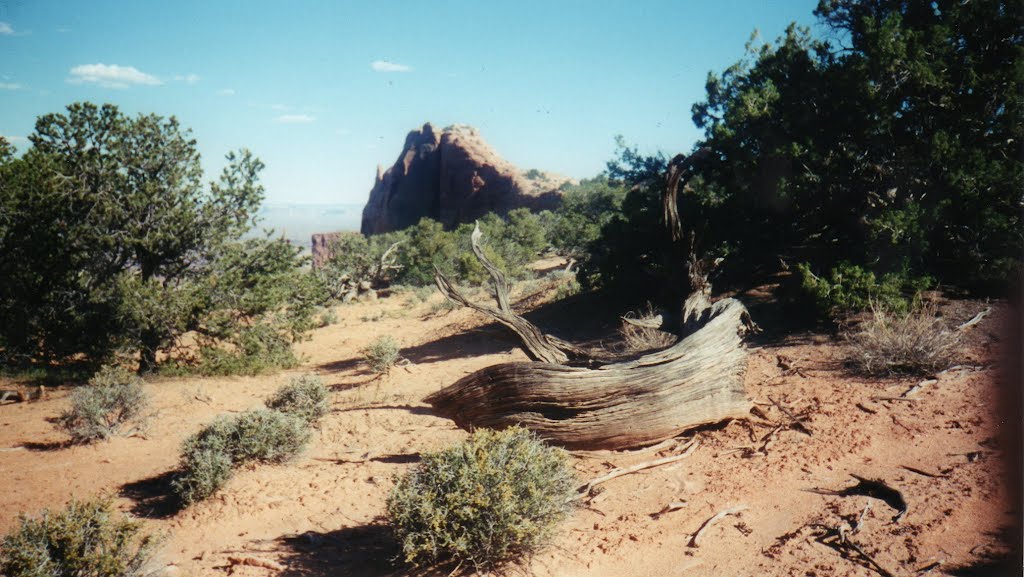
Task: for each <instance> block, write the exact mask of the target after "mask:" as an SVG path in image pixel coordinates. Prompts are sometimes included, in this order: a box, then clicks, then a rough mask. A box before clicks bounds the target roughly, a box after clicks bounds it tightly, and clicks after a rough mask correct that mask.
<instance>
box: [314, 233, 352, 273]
mask: <svg viewBox="0 0 1024 577" xmlns="http://www.w3.org/2000/svg"><path fill="white" fill-rule="evenodd" d="M346 234H359V233H357V232H318V233H314V234H313V244H312V246H311V247H310V250H311V252H312V253H313V268H320V267H321V266H323V264H324V263H325V262H327V259H329V258H331V245H332V244H333V243H334V241H336V240H338V239H339V238H341V237H342V236H344V235H346Z"/></svg>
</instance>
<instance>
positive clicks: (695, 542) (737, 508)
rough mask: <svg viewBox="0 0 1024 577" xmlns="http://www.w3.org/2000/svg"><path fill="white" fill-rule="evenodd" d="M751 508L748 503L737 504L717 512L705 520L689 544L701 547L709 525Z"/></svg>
mask: <svg viewBox="0 0 1024 577" xmlns="http://www.w3.org/2000/svg"><path fill="white" fill-rule="evenodd" d="M749 508H750V507H748V506H746V505H736V506H735V507H729V508H728V509H723V510H721V511H719V512H718V513H715V515H714V516H713V517H711V518H710V519H708V520H707V521H704V523H702V524H701V526H700V527H699V528H698V529H697V532H696V533H694V534H693V537H690V542H689V544H688V546H690V547H700V538H701V536H703V535H704V532H705V531H707V529H708V528H709V527H711V526H712V525H714V524H715V523H717V522H719V521H721V520H722V519H724V518H725V517H728V516H729V515H735V514H737V513H740V512H741V511H746V510H747V509H749Z"/></svg>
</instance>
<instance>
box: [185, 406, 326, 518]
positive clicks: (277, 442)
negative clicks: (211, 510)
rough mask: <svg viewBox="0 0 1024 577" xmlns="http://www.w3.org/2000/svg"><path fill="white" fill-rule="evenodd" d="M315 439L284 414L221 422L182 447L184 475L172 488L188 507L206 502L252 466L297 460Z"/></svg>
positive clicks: (253, 415) (254, 413) (253, 413)
mask: <svg viewBox="0 0 1024 577" xmlns="http://www.w3.org/2000/svg"><path fill="white" fill-rule="evenodd" d="M310 436H311V434H310V431H309V423H308V422H307V421H305V420H304V419H303V418H301V417H297V416H293V415H289V414H286V413H282V412H280V411H272V410H259V411H248V412H245V413H242V414H240V415H236V416H233V417H226V416H221V417H218V418H217V419H216V420H214V421H213V422H212V423H210V424H209V425H207V426H206V427H205V428H203V429H202V430H201V431H199V432H198V433H196V434H194V435H192V436H191V437H189V438H188V439H185V442H184V443H183V444H182V448H181V463H180V466H179V469H180V470H179V474H178V476H177V478H176V479H175V480H174V482H173V484H172V487H173V490H174V492H175V494H177V495H178V497H179V498H180V499H181V500H182V501H183V502H185V503H186V504H187V503H192V502H195V501H201V500H203V499H205V498H207V497H209V496H210V495H212V494H213V493H214V492H216V491H217V489H219V488H220V487H222V486H223V485H224V483H226V482H227V481H228V479H230V478H231V471H232V469H233V468H234V467H237V466H239V465H241V464H244V463H248V462H254V461H255V462H261V463H283V462H285V461H287V460H289V459H291V458H293V457H294V456H296V455H297V454H298V453H299V452H300V451H301V450H302V449H303V447H305V446H306V443H307V442H308V441H309V438H310Z"/></svg>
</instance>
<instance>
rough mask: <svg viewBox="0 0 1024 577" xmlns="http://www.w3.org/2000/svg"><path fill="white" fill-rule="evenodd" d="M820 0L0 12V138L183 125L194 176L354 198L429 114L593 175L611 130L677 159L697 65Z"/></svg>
mask: <svg viewBox="0 0 1024 577" xmlns="http://www.w3.org/2000/svg"><path fill="white" fill-rule="evenodd" d="M815 4H816V0H790V1H778V2H769V1H761V2H756V1H733V0H720V1H718V2H698V1H691V2H684V1H682V0H677V1H674V2H673V1H666V2H626V1H619V2H603V1H596V0H594V1H555V0H549V1H548V2H533V1H526V0H519V1H514V2H505V3H496V2H485V1H481V0H477V1H464V2H454V1H444V0H432V1H421V2H412V1H403V2H399V1H375V2H370V1H368V0H366V1H361V2H354V1H352V2H342V1H337V2H327V1H319V2H312V1H296V2H281V1H276V2H267V1H255V0H253V1H246V2H241V1H230V2H229V1H205V2H204V1H190V0H177V1H175V2H149V1H147V2H123V1H122V2H107V1H89V2H72V1H53V0H0V135H3V136H5V137H8V138H9V139H10V140H12V141H13V142H14V144H15V145H17V146H18V147H20V148H22V149H24V147H25V146H26V145H27V143H26V141H25V140H24V138H25V137H26V136H27V135H28V134H30V133H31V131H32V127H33V125H34V122H35V118H36V117H37V116H39V115H41V114H45V113H47V112H57V111H61V110H63V108H64V106H66V105H67V104H69V103H71V102H75V101H80V100H88V101H92V102H96V103H102V102H110V103H113V104H117V105H118V106H120V107H121V109H122V110H123V111H125V112H129V113H132V114H134V113H140V112H141V113H150V112H153V113H157V114H160V115H164V116H171V115H173V116H177V117H178V119H179V120H180V121H181V122H182V124H183V125H184V126H187V127H190V128H192V130H193V134H194V137H195V138H196V139H197V140H198V142H199V147H200V151H201V152H202V154H203V161H204V166H205V167H206V169H207V177H208V178H213V177H214V176H215V174H216V173H217V172H219V171H220V168H221V167H222V166H223V161H222V159H223V156H224V154H225V153H226V152H228V151H229V150H233V149H237V148H240V147H247V148H250V149H252V150H253V151H254V152H255V153H256V154H257V155H258V156H259V157H260V158H262V159H263V161H264V162H265V163H266V164H267V169H266V171H265V172H264V174H263V184H264V185H265V186H266V189H267V201H268V202H271V203H331V202H338V203H362V202H365V200H366V198H367V195H368V193H369V190H370V188H371V186H372V185H373V179H374V174H375V171H376V166H377V165H378V164H383V165H385V166H390V165H391V164H392V163H393V162H394V161H395V159H396V158H397V156H398V154H399V152H400V150H401V146H402V143H403V141H404V139H405V135H406V133H407V132H408V131H409V130H411V129H413V128H416V127H418V126H420V125H422V124H423V123H424V122H426V121H430V122H433V123H434V124H435V125H439V126H445V125H449V124H453V123H465V124H471V125H473V126H476V127H477V128H478V129H480V131H481V133H482V134H483V136H484V138H485V139H487V140H488V142H490V143H491V144H492V145H493V146H494V147H495V148H496V149H497V151H498V152H499V153H500V154H501V155H502V156H504V157H505V158H506V159H507V160H509V161H511V162H513V163H515V164H517V165H518V166H520V167H522V168H524V169H526V168H541V169H544V170H551V171H554V172H558V173H561V174H565V175H568V176H571V177H575V178H582V177H588V176H593V175H594V174H596V173H598V172H599V171H601V170H602V169H603V168H604V164H605V162H606V161H607V160H608V159H610V158H611V157H612V155H613V153H614V149H615V144H614V137H615V135H616V134H622V135H623V136H624V137H625V138H626V140H627V142H629V143H632V144H636V145H638V146H639V147H640V148H641V150H643V151H645V152H654V151H658V150H661V151H664V152H666V153H669V154H674V153H676V152H681V151H686V150H688V149H689V148H690V146H691V145H692V144H693V142H694V140H695V139H697V138H698V137H699V132H698V131H697V129H696V128H695V127H694V126H693V123H692V121H691V119H690V107H691V105H692V104H693V103H694V102H696V101H698V100H700V99H702V97H703V90H704V81H705V79H706V76H707V73H708V71H710V70H715V71H721V70H722V69H724V68H725V67H727V66H728V65H730V64H731V63H733V62H735V61H736V60H737V59H739V58H740V57H741V56H742V54H743V46H744V43H745V42H746V41H747V40H748V38H749V37H750V34H751V33H752V32H753V31H754V29H758V30H760V33H761V36H762V37H764V38H767V39H774V38H776V37H777V36H779V35H780V34H781V33H782V32H783V30H784V29H785V27H786V25H787V24H788V23H789V22H792V21H796V22H798V23H801V24H807V25H810V24H813V23H814V20H813V16H812V14H811V12H812V10H813V8H814V6H815Z"/></svg>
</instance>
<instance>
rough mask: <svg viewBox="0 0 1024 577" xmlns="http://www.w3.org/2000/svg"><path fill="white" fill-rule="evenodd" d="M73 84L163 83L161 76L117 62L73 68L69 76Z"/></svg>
mask: <svg viewBox="0 0 1024 577" xmlns="http://www.w3.org/2000/svg"><path fill="white" fill-rule="evenodd" d="M68 82H70V83H71V84H83V83H86V82H90V83H94V84H99V85H100V86H105V87H107V88H128V87H129V86H131V85H133V84H142V85H146V86H157V85H160V84H163V82H161V81H160V79H159V78H157V77H156V76H153V75H151V74H146V73H145V72H142V71H140V70H139V69H137V68H135V67H134V66H118V65H117V64H81V65H79V66H75V67H74V68H72V69H71V76H69V77H68Z"/></svg>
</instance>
